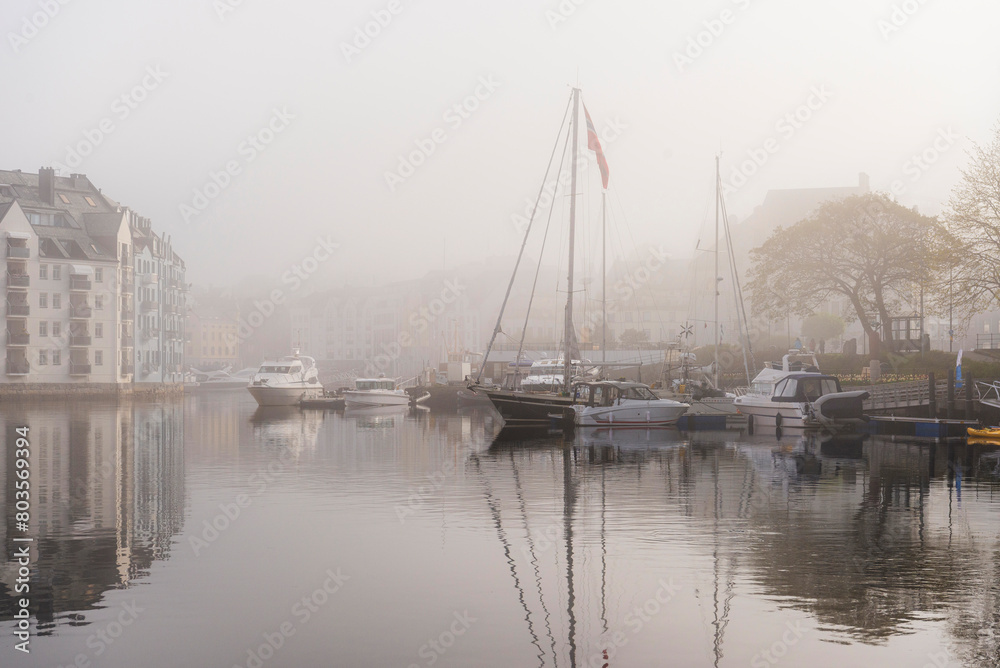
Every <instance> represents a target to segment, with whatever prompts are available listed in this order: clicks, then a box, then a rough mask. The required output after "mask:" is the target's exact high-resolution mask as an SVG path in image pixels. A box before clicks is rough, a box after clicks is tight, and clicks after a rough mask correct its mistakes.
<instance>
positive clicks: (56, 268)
mask: <svg viewBox="0 0 1000 668" xmlns="http://www.w3.org/2000/svg"><path fill="white" fill-rule="evenodd" d="M61 278H62V265H61V264H54V265H52V280H53V281H58V280H59V279H61Z"/></svg>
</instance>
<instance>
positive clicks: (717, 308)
mask: <svg viewBox="0 0 1000 668" xmlns="http://www.w3.org/2000/svg"><path fill="white" fill-rule="evenodd" d="M719 179H720V177H719V156H715V280H713V281H712V282H713V283H714V285H713V286H712V287H713V289H714V290H715V373H714V377H715V387H719V281H720V280H721V279H720V278H719V198H720V196H721V194H722V193H720V192H719Z"/></svg>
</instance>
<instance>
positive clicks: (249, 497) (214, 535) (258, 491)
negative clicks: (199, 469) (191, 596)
mask: <svg viewBox="0 0 1000 668" xmlns="http://www.w3.org/2000/svg"><path fill="white" fill-rule="evenodd" d="M294 459H295V456H294V455H293V454H292V451H291V450H290V449H289V448H287V447H285V448H283V449H282V451H281V454H280V455H278V458H277V459H276V460H275V461H272V462H271V463H269V464H268V465H267V466H266V467H262V468H260V469H259V470H258V471H257V472H255V473H254V474H252V475H251V476H250V477H248V478H247V485H249V486H251V487H252V488H253V491H251V492H249V493H247V492H244V493H241V494H237V495H236V497H235V498H233V500H232V501H231V502H229V503H220V504H219V512H218V513H217V514H216V515H215V516H214V517H212V518H208V519H205V520H203V521H202V525H201V526H200V527H197V528H196V531H197V533H193V534H189V535H188V544H189V545H190V546H191V551H192V552H193V553H194V556H196V557H198V556H201V553H202V552H203V551H205V550H206V549H208V547H209V546H210V545H211V544H213V543H214V542H215V541H217V540H218V539H219V537H220V536H221V535H222V534H223V533H225V532H226V531H228V530H229V528H230V527H231V526H232V525H233V524H235V523H236V521H237V520H238V519H239V518H240V517H241V516H242V514H243V511H244V510H246V509H247V508H249V507H250V506H251V505H253V500H254V499H255V498H257V497H259V496H260V495H262V494H263V493H264V492H266V491H267V490H268V488H269V487H270V486H271V484H272V483H274V482H275V481H276V480H277V479H278V477H279V476H280V475H281V474H282V473H284V472H285V470H286V469H287V468H288V466H289V465H290V464H291V463H292V462H293V461H294Z"/></svg>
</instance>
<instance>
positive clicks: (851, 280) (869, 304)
mask: <svg viewBox="0 0 1000 668" xmlns="http://www.w3.org/2000/svg"><path fill="white" fill-rule="evenodd" d="M951 248H952V246H951V242H950V237H949V236H948V235H947V234H946V233H944V232H943V229H942V228H941V226H940V225H939V224H938V223H937V221H936V220H934V219H933V218H928V217H926V216H922V215H920V214H918V213H917V212H915V211H913V210H911V209H907V208H906V207H904V206H902V205H900V204H898V203H896V202H894V201H893V200H891V199H890V198H889V196H888V195H885V194H883V193H866V194H864V195H854V196H850V197H845V198H843V199H838V200H832V201H829V202H826V203H825V204H823V205H822V206H821V207H820V208H819V209H817V210H816V211H815V212H814V213H813V214H812V215H810V216H809V217H808V218H806V219H805V220H802V221H799V222H798V223H796V224H794V225H792V226H791V227H789V228H788V229H783V228H778V229H777V230H775V232H774V233H773V234H772V235H771V236H770V237H769V238H768V239H767V241H765V242H764V244H763V245H761V246H760V247H758V248H755V249H754V250H752V251H751V252H750V260H751V267H750V272H749V278H750V282H749V285H748V290H749V292H750V303H751V307H752V309H753V311H754V313H756V314H758V315H761V316H765V317H768V318H771V319H775V320H776V319H779V318H783V317H785V316H786V314H788V313H794V314H796V315H799V316H808V315H810V314H812V313H813V312H814V311H815V309H816V308H817V307H818V306H819V305H820V304H821V303H822V302H824V301H826V300H828V299H830V298H831V297H837V296H840V297H845V298H847V299H848V300H849V301H850V303H851V306H852V307H853V310H854V314H855V315H856V317H857V318H858V319H859V320H860V321H861V326H862V327H863V328H864V330H865V334H866V335H867V336H868V339H869V341H870V348H871V351H872V355H873V357H875V358H877V357H878V356H879V354H880V352H881V349H882V344H883V336H885V337H886V339H887V340H888V341H889V342H890V343H891V339H888V337H889V336H890V334H889V332H888V329H889V326H888V323H889V322H890V318H891V316H892V314H893V313H894V312H898V310H899V308H900V306H901V305H902V304H904V303H913V302H914V301H915V296H916V293H917V288H918V287H923V288H925V289H930V288H931V287H932V286H934V285H935V283H934V279H935V277H936V276H938V275H939V274H940V273H941V270H942V268H943V267H944V266H947V265H948V264H949V262H950V261H951V259H950V255H949V254H948V253H949V252H950V251H951ZM871 313H877V314H878V316H879V320H880V321H881V323H885V326H884V327H882V328H881V332H880V330H879V329H878V328H877V326H876V323H873V322H871V321H870V318H869V317H868V316H867V315H866V314H871Z"/></svg>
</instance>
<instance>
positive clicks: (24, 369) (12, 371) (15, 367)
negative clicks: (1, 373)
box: [7, 360, 31, 376]
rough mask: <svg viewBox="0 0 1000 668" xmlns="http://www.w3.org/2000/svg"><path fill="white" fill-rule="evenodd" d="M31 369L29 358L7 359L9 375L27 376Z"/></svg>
mask: <svg viewBox="0 0 1000 668" xmlns="http://www.w3.org/2000/svg"><path fill="white" fill-rule="evenodd" d="M29 371H31V365H30V364H28V360H7V375H8V376H27V375H28V372H29Z"/></svg>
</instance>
